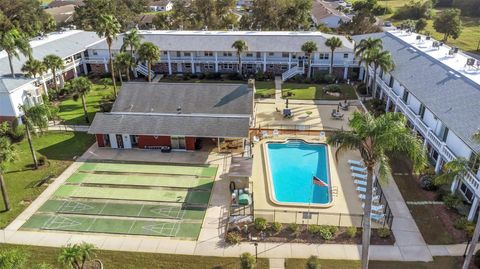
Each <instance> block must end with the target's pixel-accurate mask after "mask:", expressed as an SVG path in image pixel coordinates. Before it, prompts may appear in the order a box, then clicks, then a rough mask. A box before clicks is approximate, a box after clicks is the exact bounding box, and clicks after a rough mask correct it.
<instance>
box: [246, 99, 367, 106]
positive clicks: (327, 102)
mask: <svg viewBox="0 0 480 269" xmlns="http://www.w3.org/2000/svg"><path fill="white" fill-rule="evenodd" d="M278 99H279V100H280V101H277V100H278ZM347 101H348V103H349V104H350V105H351V106H359V105H360V104H361V102H360V101H359V100H357V99H353V100H347ZM276 102H280V103H285V100H284V99H281V98H276V99H273V98H262V99H256V100H255V103H259V104H275V103H276ZM340 102H343V101H339V100H295V99H288V103H289V104H293V105H334V106H336V105H338V103H340Z"/></svg>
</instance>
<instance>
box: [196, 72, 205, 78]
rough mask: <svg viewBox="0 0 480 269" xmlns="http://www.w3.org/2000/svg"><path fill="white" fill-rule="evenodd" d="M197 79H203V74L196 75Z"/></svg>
mask: <svg viewBox="0 0 480 269" xmlns="http://www.w3.org/2000/svg"><path fill="white" fill-rule="evenodd" d="M197 77H198V79H204V78H205V74H204V73H199V74H197Z"/></svg>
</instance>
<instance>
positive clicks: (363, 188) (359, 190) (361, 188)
mask: <svg viewBox="0 0 480 269" xmlns="http://www.w3.org/2000/svg"><path fill="white" fill-rule="evenodd" d="M356 190H357V191H358V192H363V193H365V192H367V188H365V187H357V188H356Z"/></svg>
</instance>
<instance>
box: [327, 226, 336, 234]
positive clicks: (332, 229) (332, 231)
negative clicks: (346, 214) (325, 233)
mask: <svg viewBox="0 0 480 269" xmlns="http://www.w3.org/2000/svg"><path fill="white" fill-rule="evenodd" d="M328 230H329V231H330V232H331V233H332V235H335V234H336V233H337V232H338V227H337V226H333V225H330V226H328Z"/></svg>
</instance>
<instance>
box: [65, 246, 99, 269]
mask: <svg viewBox="0 0 480 269" xmlns="http://www.w3.org/2000/svg"><path fill="white" fill-rule="evenodd" d="M93 257H95V246H94V245H92V244H88V243H81V244H74V245H67V246H66V247H64V248H62V250H61V252H60V255H59V256H58V261H59V262H61V263H62V264H64V265H67V266H71V267H72V268H73V269H83V268H84V267H85V263H86V262H87V261H90V260H91V259H92V258H93Z"/></svg>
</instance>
